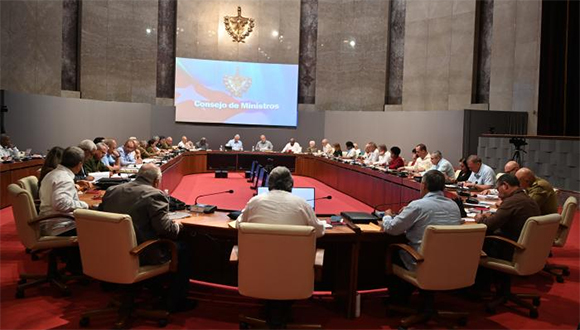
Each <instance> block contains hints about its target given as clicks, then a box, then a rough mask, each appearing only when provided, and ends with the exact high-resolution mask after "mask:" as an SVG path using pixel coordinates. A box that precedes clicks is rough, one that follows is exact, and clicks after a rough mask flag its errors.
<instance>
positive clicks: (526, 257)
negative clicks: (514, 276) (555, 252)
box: [512, 213, 561, 276]
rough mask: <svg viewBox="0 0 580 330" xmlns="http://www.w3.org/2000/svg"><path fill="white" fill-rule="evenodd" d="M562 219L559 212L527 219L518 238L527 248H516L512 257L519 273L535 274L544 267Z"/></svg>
mask: <svg viewBox="0 0 580 330" xmlns="http://www.w3.org/2000/svg"><path fill="white" fill-rule="evenodd" d="M560 219H561V216H560V215H559V214H558V213H552V214H547V215H542V216H537V217H530V218H529V219H528V220H527V221H526V223H525V224H524V227H523V228H522V232H521V234H520V239H519V240H518V243H520V244H521V245H523V246H524V247H525V249H524V250H518V249H516V250H515V251H514V256H513V259H512V263H513V265H514V268H515V270H516V272H517V273H518V274H519V275H523V276H525V275H531V274H535V273H537V272H539V271H540V270H542V268H544V265H545V264H546V259H547V258H548V255H549V254H550V248H551V247H552V243H553V242H554V237H556V232H557V231H558V226H559V225H560Z"/></svg>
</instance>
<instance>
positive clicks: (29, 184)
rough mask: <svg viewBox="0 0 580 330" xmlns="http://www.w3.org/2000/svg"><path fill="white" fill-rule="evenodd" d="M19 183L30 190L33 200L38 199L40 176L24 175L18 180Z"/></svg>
mask: <svg viewBox="0 0 580 330" xmlns="http://www.w3.org/2000/svg"><path fill="white" fill-rule="evenodd" d="M17 183H18V185H19V186H20V187H21V188H22V189H24V190H26V191H28V192H29V193H30V196H32V200H35V199H38V178H37V177H36V176H34V175H30V176H27V177H24V178H22V179H20V180H18V181H17Z"/></svg>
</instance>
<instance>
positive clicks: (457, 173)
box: [455, 170, 461, 179]
mask: <svg viewBox="0 0 580 330" xmlns="http://www.w3.org/2000/svg"><path fill="white" fill-rule="evenodd" d="M459 174H461V170H455V178H456V179H457V178H458V177H459Z"/></svg>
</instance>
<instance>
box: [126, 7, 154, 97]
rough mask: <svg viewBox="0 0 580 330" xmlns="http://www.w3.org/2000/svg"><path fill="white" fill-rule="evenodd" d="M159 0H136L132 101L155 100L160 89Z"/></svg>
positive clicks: (134, 11)
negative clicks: (158, 65)
mask: <svg viewBox="0 0 580 330" xmlns="http://www.w3.org/2000/svg"><path fill="white" fill-rule="evenodd" d="M158 8H159V5H158V0H141V1H139V2H133V15H134V17H135V24H134V26H133V27H132V28H131V31H132V32H133V42H132V52H133V57H132V67H131V69H132V75H131V78H132V80H131V101H132V102H142V103H155V98H156V91H157V88H156V87H157V85H156V81H157V56H152V54H157V40H158V23H157V22H158V18H159V14H158Z"/></svg>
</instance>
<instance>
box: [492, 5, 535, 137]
mask: <svg viewBox="0 0 580 330" xmlns="http://www.w3.org/2000/svg"><path fill="white" fill-rule="evenodd" d="M540 29H541V1H539V0H530V1H506V0H495V1H494V7H493V36H492V52H491V77H490V103H491V108H493V109H498V110H507V111H521V112H527V113H528V134H535V132H536V130H537V107H538V86H539V66H540V64H539V61H540V60H539V58H540V56H539V54H540Z"/></svg>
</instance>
